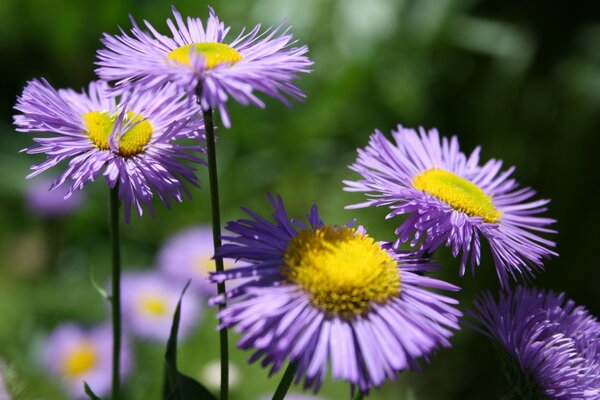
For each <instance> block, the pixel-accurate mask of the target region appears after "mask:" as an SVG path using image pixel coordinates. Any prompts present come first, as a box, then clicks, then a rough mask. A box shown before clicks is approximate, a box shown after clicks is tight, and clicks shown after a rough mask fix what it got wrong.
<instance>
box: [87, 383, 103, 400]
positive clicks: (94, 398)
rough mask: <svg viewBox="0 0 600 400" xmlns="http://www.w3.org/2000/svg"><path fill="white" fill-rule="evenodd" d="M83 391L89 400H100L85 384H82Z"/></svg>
mask: <svg viewBox="0 0 600 400" xmlns="http://www.w3.org/2000/svg"><path fill="white" fill-rule="evenodd" d="M83 389H84V390H85V393H86V394H87V395H88V397H89V398H90V399H91V400H102V399H101V398H100V397H98V396H97V395H96V394H95V393H94V391H93V390H92V388H90V386H89V385H88V384H87V382H85V381H84V382H83Z"/></svg>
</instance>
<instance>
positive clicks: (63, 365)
mask: <svg viewBox="0 0 600 400" xmlns="http://www.w3.org/2000/svg"><path fill="white" fill-rule="evenodd" d="M120 361H121V368H120V371H121V375H122V377H123V378H124V377H126V376H127V375H128V374H129V372H130V371H131V362H132V354H131V350H130V347H129V343H128V341H127V340H125V341H124V342H123V344H122V349H121V360H120ZM43 363H44V367H45V368H46V369H47V371H48V373H50V374H51V375H53V376H55V377H56V378H58V380H59V381H60V382H61V383H63V384H64V385H65V386H66V388H67V389H68V391H69V393H70V394H71V398H75V399H87V398H88V397H87V395H86V394H85V392H84V390H83V382H84V381H85V382H87V383H88V385H89V386H90V387H91V388H92V390H94V392H95V393H96V394H98V395H99V396H104V395H107V394H108V393H109V392H110V388H111V377H112V330H111V328H110V326H101V327H96V328H92V329H83V328H81V327H79V326H77V325H74V324H71V323H66V324H63V325H61V326H59V327H57V328H56V329H55V330H54V331H53V332H52V333H51V334H50V335H49V336H48V337H47V338H46V339H45V342H44V345H43Z"/></svg>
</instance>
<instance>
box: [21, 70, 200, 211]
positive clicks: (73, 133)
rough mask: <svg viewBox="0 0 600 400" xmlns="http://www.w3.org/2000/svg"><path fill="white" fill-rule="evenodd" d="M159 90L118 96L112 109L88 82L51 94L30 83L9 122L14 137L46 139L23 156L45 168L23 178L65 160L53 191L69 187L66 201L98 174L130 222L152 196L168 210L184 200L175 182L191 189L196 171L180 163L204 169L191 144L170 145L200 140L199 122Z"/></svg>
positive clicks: (105, 94) (102, 91) (180, 101)
mask: <svg viewBox="0 0 600 400" xmlns="http://www.w3.org/2000/svg"><path fill="white" fill-rule="evenodd" d="M171 89H172V88H170V87H166V88H164V89H163V90H161V91H158V92H155V93H145V94H141V95H140V94H137V93H136V94H134V93H132V92H127V93H124V94H123V96H122V97H121V99H120V102H119V103H117V101H116V100H117V99H116V97H115V96H114V95H111V94H109V91H108V86H107V85H106V84H105V83H103V82H101V81H99V82H92V83H90V85H89V88H88V91H87V92H86V91H83V92H81V93H77V92H75V91H73V90H70V89H62V90H58V91H57V90H55V89H54V88H53V87H52V86H50V84H49V83H48V82H47V81H46V80H41V81H39V80H32V81H30V82H29V83H28V84H27V86H26V87H25V89H24V90H23V93H22V95H21V96H19V98H18V99H17V105H16V106H15V108H16V109H17V110H19V111H21V112H22V113H23V114H21V115H16V116H15V117H14V123H15V125H16V126H17V131H20V132H46V133H48V134H50V135H52V136H50V137H38V138H34V139H33V140H34V141H35V142H36V143H37V145H36V146H33V147H30V148H27V149H25V150H24V151H25V152H26V153H27V154H40V153H41V154H45V155H46V157H47V159H46V161H44V162H42V163H39V164H36V165H34V166H33V167H32V170H33V172H32V173H31V174H29V176H28V178H30V177H33V176H36V175H38V174H40V173H42V172H44V171H46V170H47V169H49V168H51V167H53V166H55V165H57V164H59V163H60V162H62V161H67V162H68V165H67V168H66V169H65V170H64V171H63V172H62V173H61V174H60V175H59V177H58V178H57V179H56V181H55V182H54V184H53V186H52V188H53V189H54V188H56V187H58V186H60V185H63V184H65V182H66V181H69V184H68V185H69V192H68V193H67V195H66V198H69V197H70V196H71V195H72V193H73V192H75V191H77V190H80V189H82V188H83V186H84V185H85V184H86V183H87V182H89V181H94V180H96V179H97V177H98V176H99V175H100V174H102V175H103V176H104V178H105V179H106V181H107V183H108V185H109V186H110V187H111V188H114V187H115V186H116V185H117V184H118V185H119V198H120V199H121V200H122V201H123V202H124V203H125V217H126V220H129V216H130V212H131V211H130V208H131V206H134V207H135V208H136V210H137V212H138V214H139V215H140V216H141V215H142V213H143V210H142V205H145V206H146V207H147V208H148V209H149V210H150V212H151V213H152V212H153V210H152V204H151V200H152V198H153V197H154V193H156V195H157V196H158V198H159V199H160V200H161V201H163V202H164V203H165V205H166V206H167V207H169V206H170V204H171V201H172V200H175V201H178V202H181V201H183V195H184V194H186V195H188V196H189V192H188V191H187V189H186V188H185V186H184V184H183V182H182V180H187V181H188V182H190V183H192V184H194V185H197V184H198V179H197V177H196V175H195V169H194V168H193V167H192V166H191V165H187V164H185V163H183V162H182V161H183V160H186V161H190V162H193V163H201V164H202V163H204V161H203V160H202V159H201V158H200V157H199V156H198V155H195V154H193V153H194V152H196V153H203V152H204V148H203V147H201V146H198V145H189V144H180V143H175V141H176V140H177V139H190V138H201V137H202V136H203V130H202V129H203V123H202V120H201V119H200V118H198V117H197V116H195V115H194V114H193V112H192V111H191V110H190V109H189V108H188V107H185V102H186V100H185V99H184V98H183V97H182V96H181V95H178V94H176V93H175V92H174V91H172V90H171Z"/></svg>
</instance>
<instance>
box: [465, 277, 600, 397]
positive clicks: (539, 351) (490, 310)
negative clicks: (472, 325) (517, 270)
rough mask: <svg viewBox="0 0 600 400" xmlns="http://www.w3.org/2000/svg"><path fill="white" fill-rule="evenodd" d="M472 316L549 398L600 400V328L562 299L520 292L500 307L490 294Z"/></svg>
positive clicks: (511, 294) (501, 299) (478, 302)
mask: <svg viewBox="0 0 600 400" xmlns="http://www.w3.org/2000/svg"><path fill="white" fill-rule="evenodd" d="M470 313H471V314H472V315H473V316H474V317H475V318H476V320H477V322H478V325H477V326H476V329H478V330H479V331H480V332H481V333H483V334H484V335H486V336H487V337H489V338H490V339H492V340H494V341H497V342H498V343H499V344H500V345H501V346H502V347H503V348H504V350H505V351H506V352H507V353H508V354H509V355H510V356H511V357H513V358H514V359H515V360H516V362H517V363H518V365H519V367H520V369H521V371H522V372H523V374H525V375H526V376H527V378H528V379H532V380H533V383H534V384H535V385H536V386H537V389H538V390H540V391H541V392H542V393H543V394H544V395H545V396H548V397H549V398H551V399H560V400H575V399H578V400H592V399H598V398H600V322H598V320H597V319H596V318H595V317H593V316H592V315H590V314H589V313H588V311H587V310H586V309H585V308H584V307H582V306H577V305H576V304H575V303H574V302H573V301H572V300H566V299H565V295H564V294H563V293H561V294H556V293H553V292H546V291H543V290H542V291H540V290H537V289H534V288H524V287H517V288H516V289H515V290H514V291H513V292H500V296H499V299H498V301H496V300H495V299H494V297H493V296H492V295H491V294H490V293H486V294H484V295H483V296H482V297H481V298H480V299H478V300H476V301H475V310H474V311H470Z"/></svg>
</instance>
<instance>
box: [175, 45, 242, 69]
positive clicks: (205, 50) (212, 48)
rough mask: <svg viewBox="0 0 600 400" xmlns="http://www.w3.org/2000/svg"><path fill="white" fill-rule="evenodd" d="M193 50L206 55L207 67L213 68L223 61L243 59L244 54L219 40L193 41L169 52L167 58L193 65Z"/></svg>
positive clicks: (227, 62)
mask: <svg viewBox="0 0 600 400" xmlns="http://www.w3.org/2000/svg"><path fill="white" fill-rule="evenodd" d="M192 48H193V50H192ZM192 51H193V52H195V53H199V54H201V55H202V56H203V57H204V59H205V60H206V64H205V68H206V69H212V68H214V67H216V66H217V65H219V64H223V63H226V64H230V65H233V64H235V63H237V62H238V61H240V60H241V59H242V55H241V54H240V53H238V52H237V50H236V49H234V48H233V47H230V46H228V45H226V44H224V43H217V42H203V43H193V44H188V45H185V46H181V47H179V48H176V49H175V50H172V51H171V52H170V53H169V54H167V58H168V59H169V60H172V61H176V62H178V63H180V64H184V65H188V66H192V62H191V60H190V53H191V52H192Z"/></svg>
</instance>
